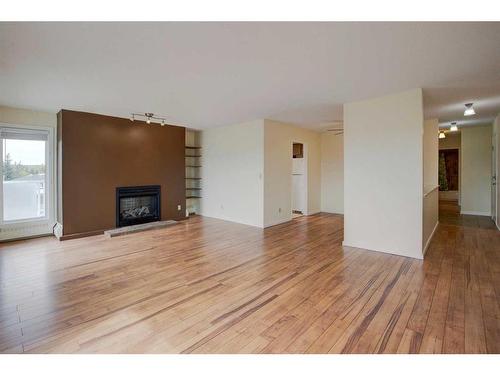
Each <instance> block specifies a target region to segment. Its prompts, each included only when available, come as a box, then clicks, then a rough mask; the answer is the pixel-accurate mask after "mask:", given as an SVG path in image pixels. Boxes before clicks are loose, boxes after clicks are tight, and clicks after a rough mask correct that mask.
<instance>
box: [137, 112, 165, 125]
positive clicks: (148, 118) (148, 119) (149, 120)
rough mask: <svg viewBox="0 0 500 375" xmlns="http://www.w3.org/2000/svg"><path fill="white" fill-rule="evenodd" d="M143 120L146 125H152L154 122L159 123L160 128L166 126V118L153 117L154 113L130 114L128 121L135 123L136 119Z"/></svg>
mask: <svg viewBox="0 0 500 375" xmlns="http://www.w3.org/2000/svg"><path fill="white" fill-rule="evenodd" d="M138 118H139V119H145V121H146V124H152V123H153V121H154V122H159V123H160V125H161V126H165V124H166V122H165V121H166V118H165V117H160V116H155V114H154V113H152V112H146V113H131V114H130V121H135V120H136V119H138Z"/></svg>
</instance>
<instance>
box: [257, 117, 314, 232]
mask: <svg viewBox="0 0 500 375" xmlns="http://www.w3.org/2000/svg"><path fill="white" fill-rule="evenodd" d="M293 142H299V143H303V144H304V152H305V153H306V154H307V156H306V158H307V192H308V199H307V210H306V212H305V214H306V215H311V214H314V213H317V212H319V211H320V209H321V166H320V158H321V155H320V148H321V146H320V133H317V132H314V131H310V130H307V129H302V128H298V127H296V126H292V125H289V124H285V123H281V122H277V121H272V120H265V126H264V144H265V146H264V149H265V156H264V226H266V227H268V226H271V225H275V224H279V223H282V222H285V221H288V220H291V218H292V206H291V204H292V180H291V178H292V177H291V175H292V158H291V155H292V143H293Z"/></svg>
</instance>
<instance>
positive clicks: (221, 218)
mask: <svg viewBox="0 0 500 375" xmlns="http://www.w3.org/2000/svg"><path fill="white" fill-rule="evenodd" d="M200 216H205V217H210V218H212V219H218V220H224V221H230V222H232V223H237V224H243V225H248V226H251V227H256V228H264V226H263V225H261V224H255V223H249V222H247V221H243V220H235V219H233V218H228V217H225V216H219V215H207V214H205V213H203V212H201V213H200Z"/></svg>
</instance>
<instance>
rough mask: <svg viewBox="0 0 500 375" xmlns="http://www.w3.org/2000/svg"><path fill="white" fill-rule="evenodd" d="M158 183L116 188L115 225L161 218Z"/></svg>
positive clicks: (140, 222)
mask: <svg viewBox="0 0 500 375" xmlns="http://www.w3.org/2000/svg"><path fill="white" fill-rule="evenodd" d="M160 191H161V189H160V185H150V186H127V187H118V188H116V226H117V227H124V226H127V225H135V224H143V223H149V222H151V221H159V220H161V215H160V211H161V209H160V207H161V205H160Z"/></svg>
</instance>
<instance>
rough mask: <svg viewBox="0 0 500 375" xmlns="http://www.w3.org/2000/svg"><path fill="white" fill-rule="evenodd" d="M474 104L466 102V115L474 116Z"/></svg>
mask: <svg viewBox="0 0 500 375" xmlns="http://www.w3.org/2000/svg"><path fill="white" fill-rule="evenodd" d="M473 105H474V103H467V104H465V111H464V116H472V115H475V114H476V111H474V108H473V107H472V106H473Z"/></svg>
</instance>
